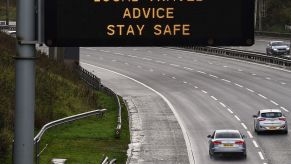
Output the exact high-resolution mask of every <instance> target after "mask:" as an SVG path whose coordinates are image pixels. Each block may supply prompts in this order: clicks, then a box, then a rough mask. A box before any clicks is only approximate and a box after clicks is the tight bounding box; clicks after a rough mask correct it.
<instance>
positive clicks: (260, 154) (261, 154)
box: [258, 151, 265, 160]
mask: <svg viewBox="0 0 291 164" xmlns="http://www.w3.org/2000/svg"><path fill="white" fill-rule="evenodd" d="M258 154H259V156H260V158H261V160H264V159H265V158H264V156H263V153H262V152H260V151H259V152H258Z"/></svg>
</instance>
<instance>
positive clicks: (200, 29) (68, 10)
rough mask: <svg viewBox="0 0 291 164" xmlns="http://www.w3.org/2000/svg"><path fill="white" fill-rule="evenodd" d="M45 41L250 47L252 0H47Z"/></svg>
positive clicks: (57, 43)
mask: <svg viewBox="0 0 291 164" xmlns="http://www.w3.org/2000/svg"><path fill="white" fill-rule="evenodd" d="M44 6H45V7H44V8H45V11H44V18H45V19H44V23H45V25H44V38H45V43H46V45H47V46H62V47H71V46H72V47H77V46H78V47H81V46H82V47H86V46H206V45H212V46H250V45H252V44H253V43H254V0H45V2H44Z"/></svg>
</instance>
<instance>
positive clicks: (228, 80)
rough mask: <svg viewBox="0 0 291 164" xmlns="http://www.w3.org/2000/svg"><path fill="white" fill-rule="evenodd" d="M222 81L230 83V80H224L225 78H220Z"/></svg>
mask: <svg viewBox="0 0 291 164" xmlns="http://www.w3.org/2000/svg"><path fill="white" fill-rule="evenodd" d="M221 80H222V81H225V82H228V83H231V81H229V80H225V79H221Z"/></svg>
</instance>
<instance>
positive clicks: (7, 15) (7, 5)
mask: <svg viewBox="0 0 291 164" xmlns="http://www.w3.org/2000/svg"><path fill="white" fill-rule="evenodd" d="M6 25H7V26H9V0H6Z"/></svg>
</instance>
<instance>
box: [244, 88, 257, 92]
mask: <svg viewBox="0 0 291 164" xmlns="http://www.w3.org/2000/svg"><path fill="white" fill-rule="evenodd" d="M246 89H247V90H248V91H250V92H255V91H253V90H251V89H249V88H246Z"/></svg>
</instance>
